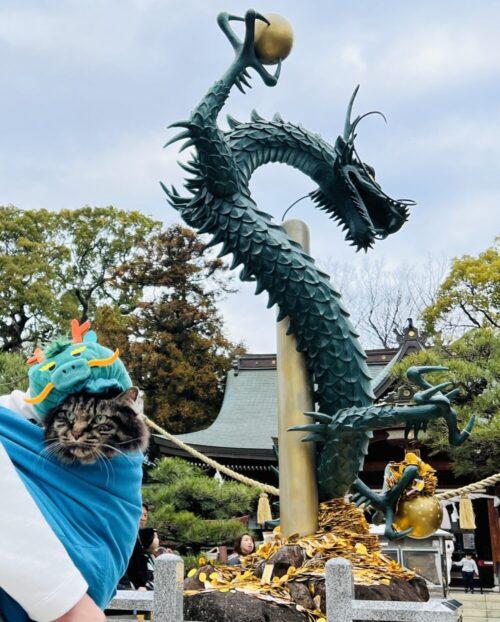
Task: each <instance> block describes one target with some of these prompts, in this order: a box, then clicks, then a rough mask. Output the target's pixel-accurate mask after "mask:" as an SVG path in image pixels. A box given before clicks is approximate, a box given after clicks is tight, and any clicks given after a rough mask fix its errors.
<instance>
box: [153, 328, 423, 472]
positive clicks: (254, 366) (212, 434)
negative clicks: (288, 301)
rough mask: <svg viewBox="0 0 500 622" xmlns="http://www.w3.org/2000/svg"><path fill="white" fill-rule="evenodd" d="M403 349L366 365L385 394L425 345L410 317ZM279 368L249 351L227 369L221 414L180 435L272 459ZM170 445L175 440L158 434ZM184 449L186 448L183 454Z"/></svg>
mask: <svg viewBox="0 0 500 622" xmlns="http://www.w3.org/2000/svg"><path fill="white" fill-rule="evenodd" d="M399 344H400V347H399V348H385V349H384V348H380V349H376V350H368V351H367V352H366V355H367V364H368V370H369V372H370V374H371V376H372V389H373V392H374V394H375V396H376V398H378V399H380V398H381V397H382V396H383V395H385V394H386V393H387V392H388V390H389V389H390V388H391V387H392V385H393V383H394V381H393V379H392V378H391V376H390V370H391V368H392V367H393V366H394V365H395V364H396V363H398V362H399V361H400V360H401V359H402V358H404V357H405V356H406V355H407V354H410V353H412V352H416V351H418V350H421V349H422V347H423V346H422V343H421V340H420V338H419V335H418V331H417V330H416V329H415V328H414V326H413V324H412V322H411V320H410V321H409V324H408V326H407V327H406V328H405V330H404V331H403V333H402V334H401V335H399ZM277 380H278V377H277V372H276V355H275V354H245V355H243V356H241V357H239V358H238V359H237V360H236V361H235V363H234V365H233V369H232V370H231V371H230V372H229V373H228V376H227V382H226V390H225V393H224V400H223V403H222V406H221V409H220V412H219V414H218V415H217V419H216V420H215V421H214V422H213V423H212V425H211V426H210V427H208V428H206V429H205V430H200V431H198V432H192V433H190V434H181V435H179V436H178V437H177V438H179V439H180V440H182V441H184V442H185V443H188V444H189V445H193V446H194V447H195V448H197V449H199V450H200V451H202V452H203V453H206V454H207V455H211V456H218V457H227V458H231V457H241V458H245V457H250V456H251V457H253V458H256V457H257V456H259V455H260V458H261V459H264V460H265V459H271V458H272V457H273V454H272V452H271V451H270V450H272V447H273V437H274V438H275V437H277V436H278V416H277V412H278V406H277V395H278V388H277ZM157 442H158V444H160V445H161V446H162V448H163V451H164V452H165V449H166V450H167V451H166V452H165V453H178V452H177V451H173V450H174V445H173V444H172V443H170V442H169V441H167V440H166V439H161V438H159V437H157ZM182 453H183V452H181V454H182Z"/></svg>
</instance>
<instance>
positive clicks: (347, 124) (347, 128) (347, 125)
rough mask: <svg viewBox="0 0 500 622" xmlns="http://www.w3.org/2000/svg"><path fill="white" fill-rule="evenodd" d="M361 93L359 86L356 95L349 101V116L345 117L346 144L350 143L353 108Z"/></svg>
mask: <svg viewBox="0 0 500 622" xmlns="http://www.w3.org/2000/svg"><path fill="white" fill-rule="evenodd" d="M358 91H359V84H358V86H357V87H356V88H355V89H354V93H353V94H352V96H351V99H350V100H349V105H348V106H347V114H346V117H345V124H344V136H343V138H344V140H345V141H346V142H348V140H349V136H350V135H351V127H352V126H351V113H352V107H353V105H354V100H355V99H356V95H357V94H358Z"/></svg>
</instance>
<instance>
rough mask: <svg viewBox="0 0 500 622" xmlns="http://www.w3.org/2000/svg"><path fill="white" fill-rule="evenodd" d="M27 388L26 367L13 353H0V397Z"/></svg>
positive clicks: (20, 358) (21, 358)
mask: <svg viewBox="0 0 500 622" xmlns="http://www.w3.org/2000/svg"><path fill="white" fill-rule="evenodd" d="M27 388H28V365H27V364H26V361H25V359H24V358H23V357H22V356H21V355H19V354H16V353H14V352H0V395H3V394H6V393H10V392H11V391H14V389H19V390H20V391H26V389H27Z"/></svg>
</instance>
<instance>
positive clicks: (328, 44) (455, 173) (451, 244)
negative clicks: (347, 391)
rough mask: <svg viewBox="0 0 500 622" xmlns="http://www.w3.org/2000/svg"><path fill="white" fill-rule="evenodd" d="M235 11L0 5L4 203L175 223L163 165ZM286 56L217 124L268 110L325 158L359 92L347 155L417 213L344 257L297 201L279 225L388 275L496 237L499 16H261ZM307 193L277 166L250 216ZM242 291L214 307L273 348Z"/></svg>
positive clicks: (177, 174)
mask: <svg viewBox="0 0 500 622" xmlns="http://www.w3.org/2000/svg"><path fill="white" fill-rule="evenodd" d="M247 8H249V5H248V4H247V3H243V2H241V1H240V0H225V1H224V2H222V0H210V1H208V0H204V1H203V0H182V1H178V0H161V1H160V0H23V1H22V2H19V0H2V3H1V4H0V92H1V94H2V95H1V97H0V204H3V205H7V204H13V205H16V206H17V207H20V208H26V209H38V208H47V209H54V210H58V209H62V208H77V207H81V206H83V205H92V206H103V205H114V206H115V207H118V208H121V209H127V210H139V211H141V212H143V213H145V214H148V215H150V216H153V217H154V218H157V219H160V220H162V221H163V222H165V224H167V225H168V224H171V223H174V222H179V217H178V215H177V214H176V212H175V211H174V210H173V209H172V208H170V207H169V206H168V204H167V203H166V200H165V197H164V194H163V192H162V190H161V188H160V185H159V181H160V180H161V181H163V182H164V183H166V184H168V185H170V184H174V185H176V186H178V187H182V183H183V174H182V170H181V169H180V167H179V166H178V164H177V160H178V159H180V160H181V161H186V160H187V158H188V155H189V154H187V153H186V152H183V153H182V154H179V153H178V146H177V144H174V145H172V146H170V147H168V148H167V149H163V148H162V147H163V145H164V143H165V142H166V141H167V140H168V139H169V138H171V137H172V136H173V132H174V131H175V130H168V129H167V126H168V125H169V124H170V123H172V122H174V121H176V120H180V119H185V118H187V115H188V114H189V112H190V111H191V110H192V109H193V108H194V107H195V106H196V104H197V103H198V102H199V100H200V99H201V98H202V97H203V95H204V93H205V92H206V90H207V89H208V88H209V87H210V85H211V84H212V83H213V82H214V81H215V80H216V79H218V78H219V77H220V76H221V75H222V74H223V72H224V71H225V70H226V69H227V67H228V66H229V64H230V62H231V60H232V54H233V52H232V49H231V47H230V45H229V43H228V42H227V40H226V39H225V37H224V35H223V34H222V32H221V31H220V30H219V28H218V26H217V24H216V16H217V14H218V13H219V12H220V11H228V12H231V13H233V14H238V15H243V14H244V12H245V10H246V9H247ZM254 8H256V9H258V10H259V11H261V12H263V13H279V14H281V15H283V16H285V17H286V18H287V19H288V20H289V21H290V23H291V24H292V27H293V29H294V47H293V50H292V53H291V54H290V56H289V58H288V59H287V60H286V61H285V62H284V64H283V68H282V72H281V77H280V80H279V83H278V85H277V86H276V87H274V88H268V87H266V86H265V85H264V84H263V83H262V81H261V80H260V78H259V77H258V76H257V75H254V76H253V79H252V85H253V88H252V89H251V90H250V91H249V92H248V93H247V94H246V95H242V94H240V93H239V92H238V91H236V92H235V93H232V94H231V96H230V98H229V100H228V102H227V104H226V107H225V109H224V110H223V113H222V115H221V117H220V125H221V127H223V128H227V125H226V122H225V116H224V115H225V113H230V114H231V115H232V116H234V117H236V118H237V119H239V120H247V119H249V117H250V112H251V110H252V109H254V108H255V109H256V110H257V111H258V112H259V114H260V115H261V116H263V117H265V118H271V117H272V115H273V114H274V113H275V112H276V111H279V112H280V113H281V115H282V117H283V118H284V119H286V120H288V121H292V122H296V123H301V124H302V125H303V126H304V127H306V128H307V129H309V130H311V131H313V132H317V133H319V134H321V135H322V137H323V138H324V139H325V140H328V141H329V142H331V143H333V142H334V141H335V139H336V137H337V135H338V134H339V133H341V131H342V128H343V123H344V117H345V110H346V106H347V103H348V101H349V98H350V95H351V93H352V92H353V90H354V88H355V86H356V85H357V84H360V85H361V88H360V91H359V94H358V97H357V101H356V104H355V110H354V111H355V114H360V113H364V112H367V111H370V110H381V111H383V112H384V114H385V116H386V117H387V121H388V122H387V124H385V123H384V122H383V121H381V120H380V119H379V118H377V117H371V118H368V119H366V120H365V121H364V123H363V124H362V125H360V126H359V131H358V139H357V150H358V152H359V154H360V155H361V157H362V159H363V160H364V161H365V162H367V163H369V164H370V165H372V166H373V167H374V168H375V169H376V171H377V180H378V181H379V183H381V185H382V187H383V189H384V190H385V192H387V193H388V194H390V195H391V196H393V197H395V198H401V197H404V198H412V199H414V200H415V201H416V202H417V206H416V207H414V208H413V209H412V213H411V217H410V219H409V221H408V222H407V223H406V225H405V226H404V227H403V228H402V229H401V230H400V231H399V232H398V233H397V234H395V235H393V236H391V237H390V238H388V239H387V240H384V241H382V242H378V243H377V245H376V247H375V249H374V250H372V251H370V253H369V254H368V255H367V256H366V257H362V256H360V254H355V252H354V250H353V249H352V247H350V246H348V245H347V244H346V243H345V242H344V240H343V235H342V234H341V232H340V230H339V229H337V228H336V227H335V225H334V224H333V222H332V221H330V220H328V218H327V217H326V216H325V215H324V214H323V213H322V212H319V211H318V210H316V209H315V208H314V206H313V204H312V203H311V202H310V201H307V200H306V201H303V202H301V203H299V204H298V205H297V206H296V207H295V208H294V209H293V210H292V212H291V213H290V217H294V218H300V219H303V220H304V221H306V222H307V224H308V226H309V227H310V230H311V254H312V255H313V256H314V257H315V258H316V259H317V260H318V261H319V262H320V263H324V264H325V263H326V264H330V265H331V264H332V262H343V263H345V264H349V265H354V266H356V265H363V262H366V261H383V262H384V263H385V265H387V266H388V267H389V268H391V267H393V268H394V269H396V268H397V267H398V266H401V265H402V264H403V263H405V264H410V265H415V266H417V265H419V264H420V263H423V262H424V261H427V260H428V257H429V256H439V257H440V258H442V257H446V258H448V259H451V258H453V257H456V256H461V255H464V254H466V253H467V254H477V253H479V252H480V251H482V250H484V249H485V248H487V247H488V246H489V245H491V243H492V241H493V238H494V236H495V235H496V234H498V233H499V232H500V215H499V214H500V211H499V205H500V201H499V200H498V192H499V190H500V38H499V37H498V24H499V23H500V2H498V1H497V0H481V1H480V2H478V1H477V0H453V2H451V0H448V1H445V0H441V2H436V1H435V0H419V1H418V2H403V1H402V0H384V1H383V2H373V0H350V2H345V1H344V2H338V1H336V0H328V1H327V0H319V1H316V2H314V3H305V2H299V1H293V2H291V1H290V0H289V1H285V0H273V2H272V3H270V4H269V5H268V4H267V3H263V4H262V5H254ZM313 189H314V184H313V182H312V181H311V180H310V179H309V178H307V177H305V176H303V175H302V174H301V173H300V172H298V171H295V170H292V169H290V168H287V167H286V166H284V165H272V166H270V165H268V166H266V167H262V168H261V169H259V170H258V171H257V172H256V173H255V175H254V177H253V178H252V182H251V190H252V194H253V197H254V199H255V200H256V202H257V204H258V206H259V208H260V209H263V210H265V211H268V212H269V213H271V214H272V215H273V216H274V217H275V218H276V219H277V220H281V215H282V213H283V212H284V210H285V209H286V208H287V207H288V206H289V205H290V204H291V203H292V202H293V201H295V200H296V199H297V198H299V197H301V196H302V195H304V194H306V193H308V192H310V191H311V190H313ZM253 291H254V287H253V286H252V285H250V284H241V285H240V287H239V292H238V293H236V294H232V295H231V296H230V297H229V298H228V299H226V300H225V301H224V302H223V303H221V311H222V313H223V316H224V321H225V325H226V331H227V333H228V335H229V336H230V337H231V338H232V339H234V340H237V341H244V342H245V344H246V346H247V348H248V349H249V351H252V352H272V351H274V349H275V336H274V332H275V327H274V318H275V312H274V311H273V310H268V309H266V302H267V296H265V295H264V294H261V295H260V296H258V297H255V296H254V295H253Z"/></svg>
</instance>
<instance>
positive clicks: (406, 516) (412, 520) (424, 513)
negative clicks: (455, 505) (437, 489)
mask: <svg viewBox="0 0 500 622" xmlns="http://www.w3.org/2000/svg"><path fill="white" fill-rule="evenodd" d="M442 521H443V509H442V508H441V504H440V503H439V500H438V499H436V497H429V496H428V495H415V496H414V497H410V499H405V500H404V501H401V502H400V503H399V505H398V510H397V512H396V516H395V518H394V529H396V530H397V531H404V530H405V529H409V528H410V527H413V531H412V532H411V533H410V534H409V535H408V538H415V539H416V540H419V539H421V538H427V537H428V536H430V535H432V534H433V533H434V532H435V531H437V530H438V529H439V527H440V526H441V523H442Z"/></svg>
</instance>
